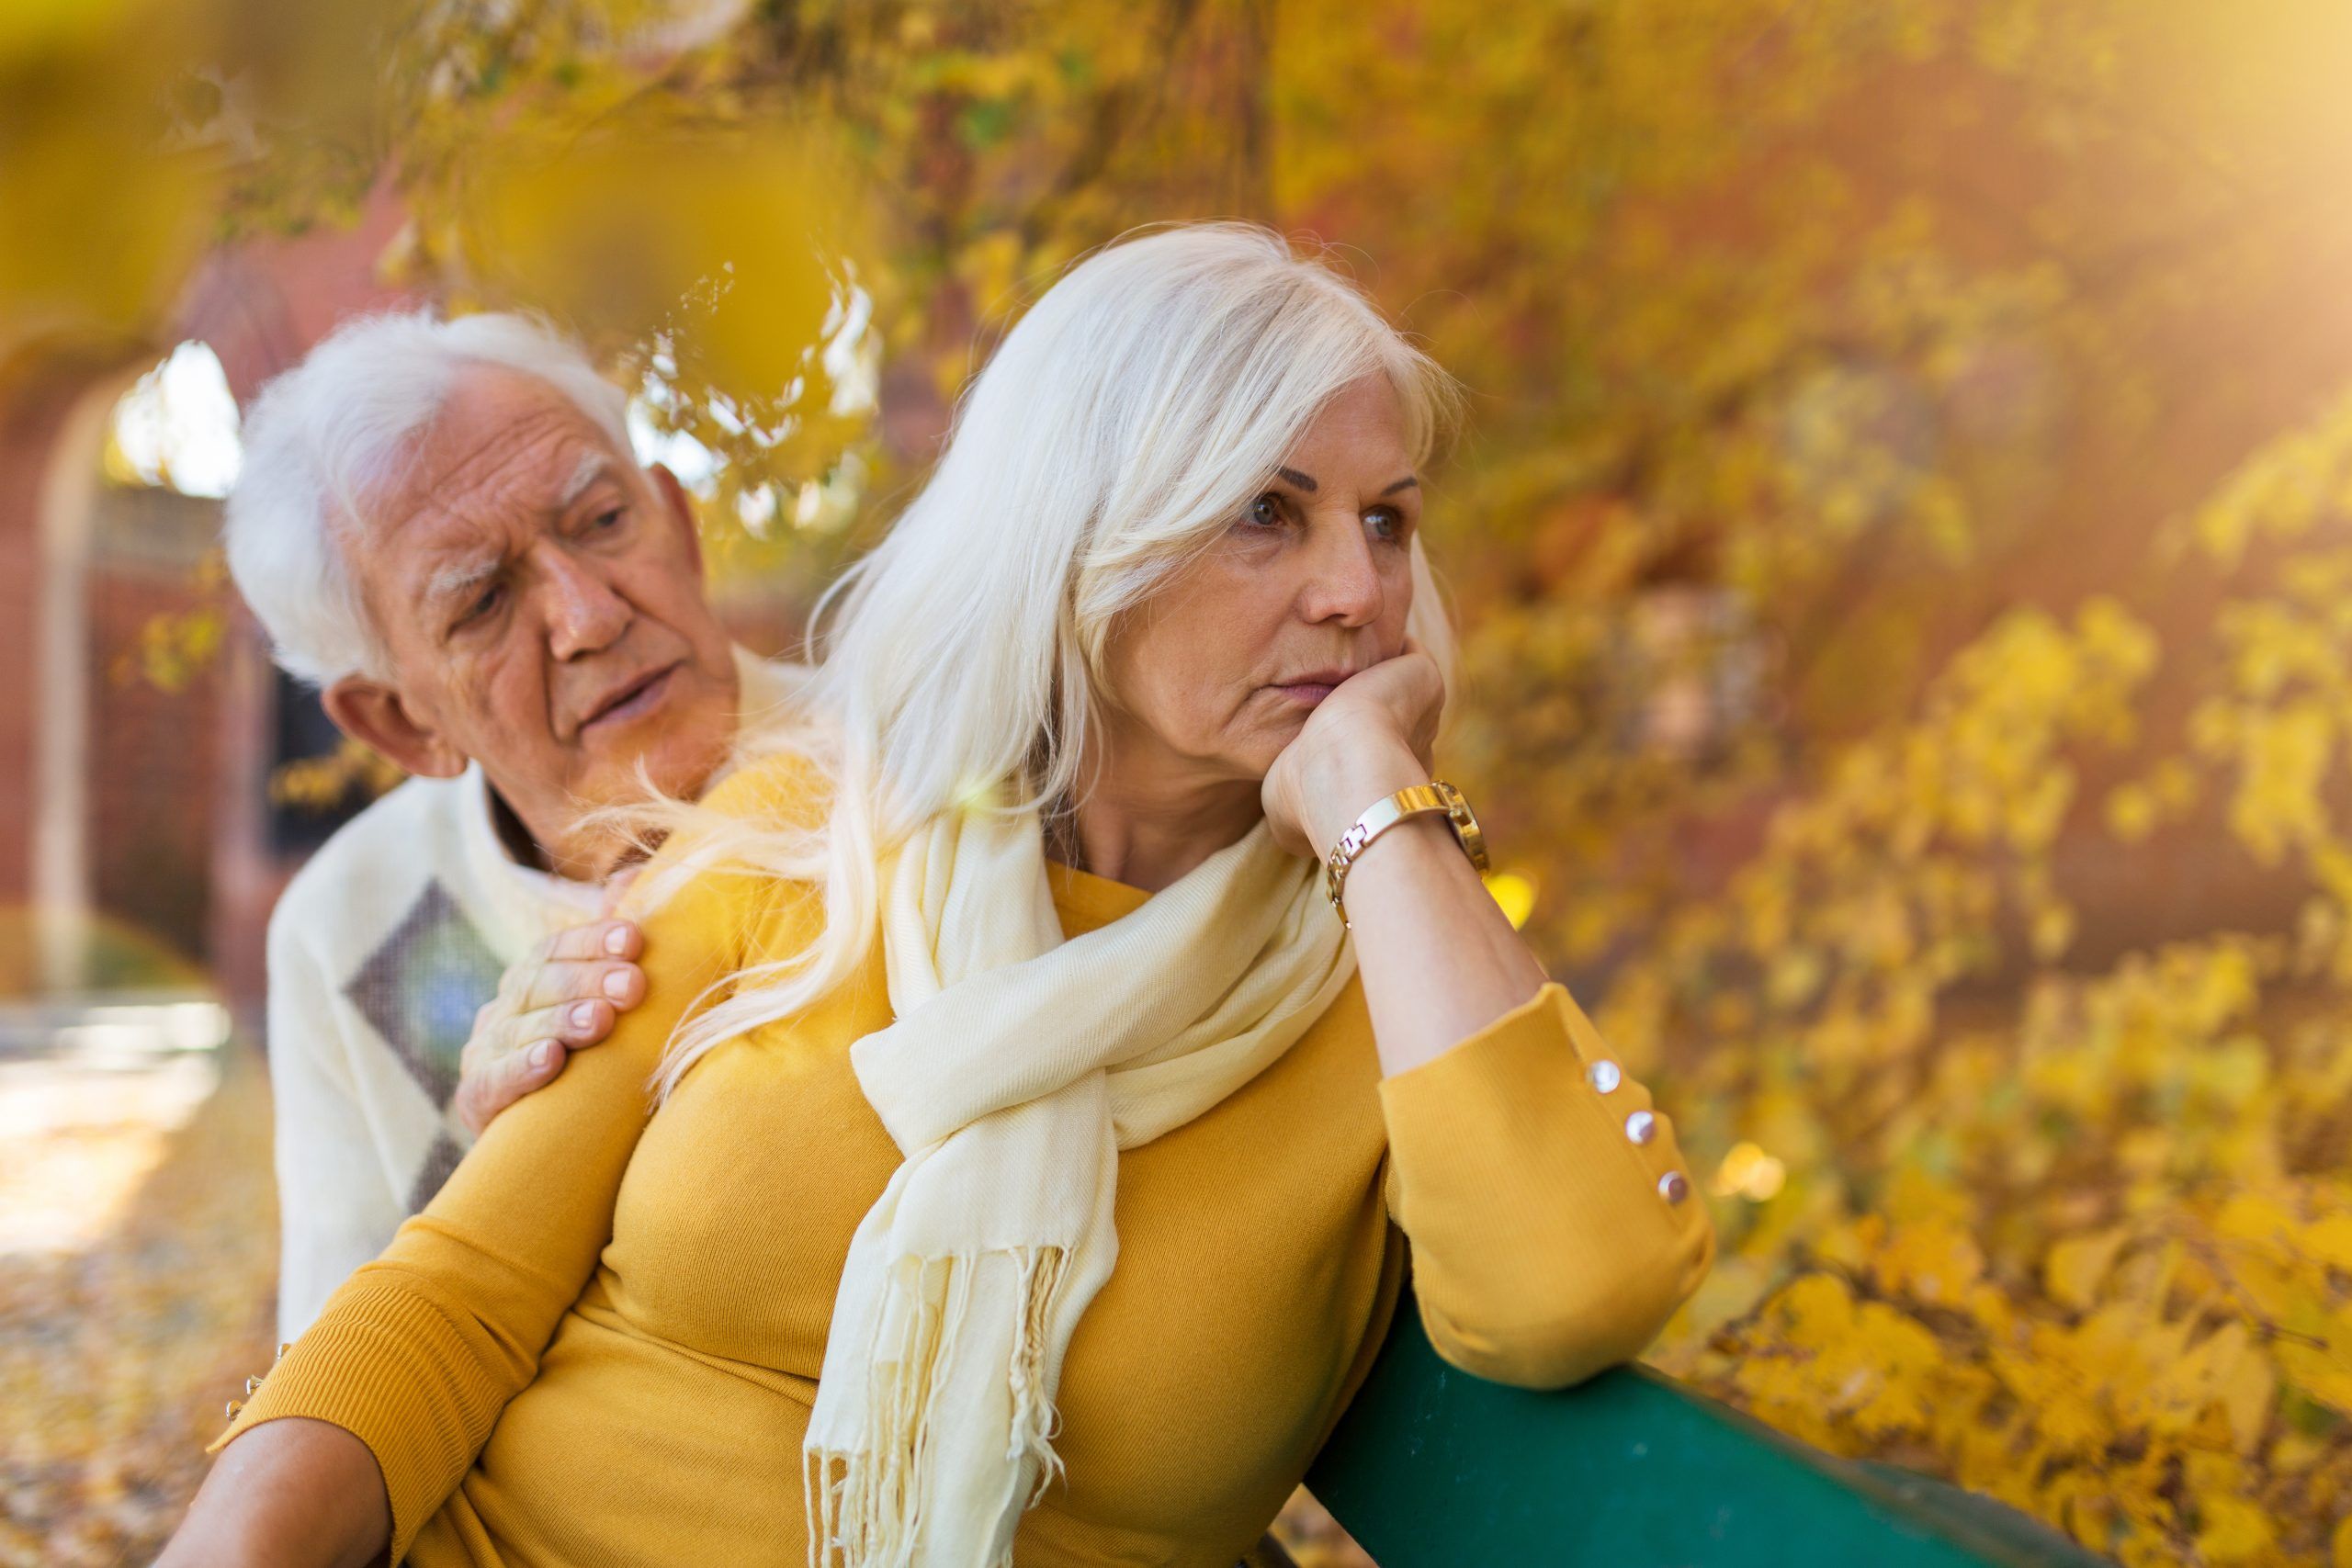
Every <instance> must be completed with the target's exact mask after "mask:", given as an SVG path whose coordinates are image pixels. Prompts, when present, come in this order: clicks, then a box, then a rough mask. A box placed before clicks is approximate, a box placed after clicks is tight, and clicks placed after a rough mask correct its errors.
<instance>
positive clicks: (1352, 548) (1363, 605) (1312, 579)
mask: <svg viewBox="0 0 2352 1568" xmlns="http://www.w3.org/2000/svg"><path fill="white" fill-rule="evenodd" d="M1315 533H1316V534H1317V535H1320V536H1321V540H1320V542H1319V543H1318V544H1317V546H1316V547H1314V548H1312V549H1310V550H1309V551H1308V552H1307V581H1306V591H1305V594H1304V597H1303V601H1302V604H1301V606H1300V607H1301V609H1302V610H1303V611H1304V612H1305V614H1306V618H1307V619H1308V620H1310V621H1338V622H1339V623H1340V625H1342V626H1369V625H1370V624H1371V623H1372V622H1374V621H1376V620H1378V619H1379V618H1380V612H1381V611H1382V610H1383V609H1384V608H1385V605H1386V590H1385V587H1384V586H1383V584H1382V582H1381V580H1380V564H1379V562H1377V561H1375V560H1374V558H1373V554H1372V544H1371V541H1369V540H1367V539H1366V538H1365V537H1364V535H1363V525H1361V524H1358V523H1356V522H1355V521H1354V520H1353V519H1348V520H1346V521H1344V522H1335V523H1333V524H1330V525H1318V526H1317V528H1316V529H1315Z"/></svg>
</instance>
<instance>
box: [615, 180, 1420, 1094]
mask: <svg viewBox="0 0 2352 1568" xmlns="http://www.w3.org/2000/svg"><path fill="white" fill-rule="evenodd" d="M1367 376H1380V377H1384V378H1386V380H1387V381H1388V382H1389V384H1390V385H1391V386H1392V387H1394V388H1395V389H1396V391H1397V397H1398V400H1399V401H1400V403H1401V405H1402V407H1403V410H1404V413H1405V418H1406V430H1407V441H1408V449H1409V451H1410V454H1411V457H1412V459H1413V461H1414V462H1415V463H1416V464H1417V465H1418V464H1419V463H1420V462H1422V461H1423V460H1425V459H1426V457H1428V455H1429V453H1430V450H1431V448H1432V447H1433V446H1434V445H1435V443H1436V441H1437V439H1438V436H1439V434H1440V432H1441V431H1442V428H1443V427H1444V426H1445V425H1446V424H1447V423H1449V421H1450V418H1451V415H1452V413H1453V403H1454V399H1455V391H1454V388H1453V382H1452V381H1451V380H1450V379H1449V378H1447V377H1446V375H1445V373H1444V372H1443V371H1442V370H1441V369H1440V368H1439V367H1437V366H1436V364H1435V363H1434V362H1433V361H1431V360H1430V358H1429V357H1428V356H1427V355H1424V354H1422V353H1421V352H1420V351H1419V349H1417V348H1415V347H1414V346H1413V345H1412V344H1408V342H1407V341H1406V340H1405V339H1404V338H1403V337H1402V336H1401V335H1400V334H1399V333H1397V330H1396V329H1395V328H1393V327H1391V326H1390V325H1389V324H1388V323H1387V322H1386V321H1385V320H1383V319H1382V317H1381V315H1380V313H1379V312H1378V311H1377V310H1375V309H1374V307H1373V305H1372V304H1371V303H1370V301H1369V300H1367V299H1365V298H1364V297H1363V295H1362V294H1361V293H1359V292H1358V291H1357V289H1356V288H1354V287H1353V286H1352V285H1351V283H1350V282H1348V281H1347V280H1346V279H1344V278H1343V277H1341V276H1340V275H1339V274H1338V273H1337V272H1335V271H1334V270H1332V269H1331V268H1330V267H1329V266H1328V265H1324V264H1323V263H1322V262H1321V261H1320V260H1317V259H1308V258H1302V257H1300V256H1297V255H1295V254H1293V253H1292V251H1291V249H1290V247H1289V246H1288V245H1287V244H1286V243H1284V241H1283V239H1282V238H1281V237H1280V236H1279V235H1276V234H1274V233H1272V232H1271V231H1266V230H1263V229H1260V228H1256V227H1253V226H1250V225H1246V224H1238V223H1201V224H1189V225H1182V226H1177V227H1170V228H1159V229H1154V230H1150V231H1144V232H1142V233H1140V234H1137V235H1131V236H1129V237H1127V238H1125V239H1124V240H1121V241H1119V242H1117V243H1113V244H1112V245H1110V246H1108V247H1106V248H1104V249H1103V250H1100V251H1097V252H1095V253H1094V254H1092V255H1091V256H1089V257H1087V258H1086V259H1085V260H1083V261H1081V262H1080V263H1079V264H1078V265H1075V266H1073V267H1072V268H1071V269H1070V270H1069V272H1068V273H1067V274H1066V275H1064V276H1063V277H1062V278H1061V279H1060V280H1059V281H1058V282H1057V283H1056V284H1055V285H1054V286H1053V288H1050V289H1049V290H1047V292H1046V294H1045V296H1044V298H1042V299H1039V300H1038V301H1037V303H1036V305H1035V307H1034V308H1033V309H1031V310H1030V311H1029V312H1028V314H1027V315H1026V316H1024V317H1023V319H1022V320H1021V321H1020V322H1019V323H1018V324H1017V325H1015V326H1014V327H1013V328H1012V331H1011V333H1008V334H1007V335H1006V337H1005V339H1004V341H1003V343H1002V344H1001V346H1000V347H999V348H998V349H997V351H996V354H995V355H994V357H993V358H992V359H991V360H990V361H989V365H988V367H987V368H986V369H984V370H983V371H982V372H981V373H980V374H979V376H978V377H977V378H975V379H974V380H973V382H972V383H971V385H970V386H969V388H968V389H967V391H966V393H965V396H964V398H963V400H962V404H961V407H960V408H959V410H958V412H957V415H956V423H955V428H954V431H953V433H952V435H951V437H950V440H949V442H948V445H947V447H946V449H945V451H944V454H943V456H942V457H941V458H940V461H939V464H938V467H937V468H936V469H935V470H934V472H933V474H932V476H931V478H930V479H929V481H928V482H927V483H926V484H925V485H924V486H923V487H922V491H920V493H918V494H917V495H916V496H915V498H914V499H913V501H912V502H910V504H909V505H908V507H907V508H906V510H905V512H904V513H903V514H902V515H901V516H900V517H899V519H898V521H897V523H896V525H894V526H893V527H892V529H891V530H890V533H889V535H888V537H887V538H885V539H884V540H883V542H882V543H881V544H880V545H879V546H878V547H876V549H875V550H874V551H873V552H872V553H871V554H869V555H868V556H866V557H865V558H864V559H862V560H861V561H859V562H858V563H857V564H856V565H855V566H854V567H853V568H852V569H851V570H850V571H849V572H848V573H847V574H846V575H845V576H844V577H843V579H842V581H839V582H838V583H836V584H835V585H834V587H833V588H832V590H831V591H830V592H828V593H827V595H826V596H825V599H824V601H823V602H822V603H820V606H819V609H818V615H817V616H816V619H815V622H814V630H813V632H812V636H811V642H812V646H813V648H814V649H815V651H816V654H817V666H816V669H815V671H814V674H813V677H812V680H811V683H810V685H809V688H808V691H807V694H806V698H807V700H806V703H805V706H804V711H802V712H800V713H799V714H797V716H795V717H794V718H793V719H792V720H789V721H787V726H786V728H780V729H775V730H771V731H769V732H767V733H765V734H763V735H761V736H756V737H751V738H748V739H747V742H746V747H747V750H769V749H775V748H783V749H787V750H794V751H797V752H798V753H800V754H801V755H803V756H805V757H807V758H808V759H809V761H811V763H813V764H814V766H815V768H816V770H817V772H818V773H820V775H822V776H823V777H824V778H825V779H826V780H827V781H828V783H829V784H830V788H829V789H828V790H827V791H826V795H827V798H826V800H825V802H824V804H823V805H822V807H820V809H819V810H818V811H817V812H815V813H812V816H816V817H821V820H820V821H819V822H817V823H816V825H815V826H813V827H794V826H791V825H788V824H780V823H777V822H774V821H768V822H758V823H747V822H743V821H741V820H737V821H734V822H731V823H729V822H721V821H718V820H716V818H717V815H718V814H716V813H712V812H708V811H696V810H695V808H692V807H684V806H681V805H678V804H677V803H670V804H669V805H668V806H667V807H663V808H662V809H661V810H659V811H658V812H657V816H658V817H659V818H660V819H661V822H662V827H663V828H664V829H670V830H675V829H686V828H690V829H694V830H695V831H696V832H697V833H698V834H700V835H703V836H702V837H700V838H698V839H697V840H696V841H697V851H696V852H695V853H694V854H692V855H688V856H683V857H680V858H679V859H678V861H677V862H676V863H674V865H673V870H672V871H671V873H670V874H668V875H667V876H666V877H664V878H663V879H662V882H661V884H660V886H649V887H648V888H647V889H646V890H645V895H646V897H648V898H649V899H650V900H652V901H659V900H660V899H661V898H662V897H666V896H668V894H669V893H671V892H673V891H674V889H675V888H676V887H677V886H681V885H683V883H684V881H685V880H687V879H688V878H689V877H691V876H693V875H695V874H703V873H706V872H710V871H716V870H718V868H719V867H721V866H728V867H732V868H735V869H739V870H743V871H749V872H752V873H754V874H766V875H769V876H773V877H775V878H778V879H780V880H783V881H786V882H791V883H797V884H801V885H803V886H806V887H808V888H809V890H810V891H811V892H812V893H815V894H817V895H819V896H820V897H821V898H822V900H823V909H822V915H823V928H822V933H821V935H820V937H819V938H818V939H817V941H816V942H814V943H813V944H812V945H811V946H810V947H809V949H808V950H807V951H805V952H803V953H797V954H795V955H793V956H791V957H788V958H786V959H783V960H780V961H777V962H775V963H772V964H763V965H760V966H757V967H755V968H754V969H752V970H750V971H747V972H746V973H744V974H741V975H739V976H734V977H733V978H734V993H733V995H732V996H730V997H729V998H727V999H725V1000H723V1001H720V1002H718V1003H717V1004H716V1005H713V1006H710V1007H708V1008H707V1010H698V1011H694V1012H691V1013H690V1015H689V1017H688V1019H687V1021H685V1022H684V1024H683V1025H682V1026H681V1027H680V1029H679V1031H678V1032H677V1034H676V1036H675V1037H674V1038H673V1041H672V1043H671V1048H670V1051H669V1052H668V1054H667V1056H666V1058H665V1060H664V1062H663V1065H662V1070H661V1073H660V1075H659V1080H658V1081H659V1085H660V1089H661V1090H662V1093H663V1094H665V1095H666V1094H667V1093H668V1092H669V1091H670V1090H672V1089H674V1088H675V1087H676V1084H677V1082H678V1080H679V1078H680V1077H682V1076H683V1075H684V1073H685V1071H686V1070H687V1069H688V1068H689V1067H691V1066H693V1065H694V1063H695V1061H696V1060H697V1059H698V1058H699V1057H700V1056H701V1055H703V1054H704V1053H706V1052H707V1051H708V1050H710V1049H711V1048H712V1047H713V1046H715V1045H717V1044H718V1043H722V1042H724V1041H726V1040H729V1039H731V1038H734V1037H735V1036H737V1035H739V1034H741V1033H742V1032H745V1031H747V1030H749V1029H752V1028H754V1027H756V1026H758V1025H760V1024H763V1023H766V1022H770V1021H775V1020H777V1019H781V1018H786V1017H788V1016H791V1015H792V1014H794V1013H796V1012H797V1011H799V1010H803V1009H805V1008H806V1007H808V1006H809V1004H811V1003H813V1002H814V1001H816V1000H817V999H818V998H820V997H822V996H824V995H825V994H826V993H827V992H829V991H831V989H832V988H833V987H836V986H837V985H839V984H841V983H842V982H843V981H845V980H847V979H848V978H849V977H850V976H853V975H854V973H855V972H856V970H857V968H858V967H859V966H860V965H861V964H863V963H864V962H865V959H866V956H867V954H868V953H869V952H870V951H871V946H872V943H873V942H874V940H875V933H876V926H877V920H878V907H877V900H878V897H879V883H880V863H881V861H882V859H883V858H884V857H885V856H887V855H888V853H889V852H891V851H892V850H893V849H894V848H896V847H897V846H898V845H899V844H900V843H902V842H904V841H905V840H907V838H908V837H909V836H910V835H911V834H912V833H914V832H915V831H916V830H917V829H920V828H922V827H923V826H924V825H925V824H927V823H928V822H930V821H931V820H932V819H933V818H936V817H938V816H939V815H940V814H942V813H944V812H946V811H950V810H954V809H958V808H960V807H967V806H969V805H971V804H973V803H975V802H978V801H982V800H993V801H995V802H996V803H997V804H998V805H999V806H1001V807H1002V808H1003V809H1008V810H1042V811H1047V812H1051V811H1055V810H1059V809H1067V808H1068V807H1069V805H1070V804H1071V803H1072V802H1073V801H1074V800H1075V798H1076V797H1077V795H1078V793H1079V791H1080V788H1081V786H1082V784H1083V781H1084V779H1085V778H1086V759H1085V757H1084V755H1083V753H1084V748H1085V745H1086V740H1087V736H1088V732H1089V723H1088V720H1089V717H1090V715H1091V712H1092V711H1093V710H1094V708H1095V706H1096V705H1097V703H1098V702H1099V701H1100V699H1101V695H1102V691H1103V671H1104V648H1105V644H1106V642H1107V641H1108V639H1109V637H1110V636H1111V633H1112V631H1113V628H1114V626H1115V625H1116V623H1117V622H1118V619H1119V617H1120V616H1121V615H1122V614H1123V613H1125V612H1126V611H1129V610H1132V609H1134V608H1136V606H1138V605H1140V604H1143V603H1145V601H1147V600H1148V599H1149V598H1150V597H1151V595H1152V593H1153V592H1154V591H1155V590H1156V589H1158V588H1159V586H1160V585H1161V584H1163V583H1164V582H1166V581H1168V579H1169V577H1170V574H1171V573H1174V572H1176V571H1178V570H1181V569H1182V567H1183V566H1184V565H1185V564H1186V563H1188V562H1189V561H1191V560H1193V559H1194V558H1196V557H1197V556H1198V555H1199V554H1200V553H1201V552H1202V551H1203V550H1204V549H1205V548H1206V547H1208V546H1209V545H1211V544H1212V543H1214V542H1215V541H1216V539H1217V538H1218V537H1219V536H1222V535H1223V534H1224V533H1225V532H1226V530H1227V528H1228V527H1229V526H1230V525H1231V524H1232V523H1233V521H1234V520H1235V519H1236V518H1238V516H1240V514H1241V513H1242V512H1243V510H1244V509H1245V508H1246V507H1247V506H1248V505H1249V503H1250V501H1251V500H1253V499H1254V498H1255V497H1256V496H1257V495H1258V494H1259V493H1260V492H1261V491H1262V490H1263V489H1264V488H1265V486H1266V484H1267V482H1268V481H1269V479H1271V478H1272V475H1273V472H1274V470H1275V468H1277V467H1279V466H1280V465H1281V463H1282V462H1283V459H1284V457H1287V456H1288V455H1289V453H1290V452H1291V450H1292V449H1293V448H1294V447H1295V445H1296V444H1297V442H1298V441H1299V439H1300V438H1301V436H1302V435H1303V434H1305V432H1306V428H1307V426H1308V424H1309V423H1311V422H1312V421H1313V419H1314V418H1315V416H1316V414H1317V412H1319V411H1320V410H1321V409H1322V408H1323V407H1324V406H1325V405H1326V404H1328V403H1329V401H1330V400H1332V399H1333V398H1334V397H1336V396H1337V395H1338V394H1339V393H1340V391H1342V390H1343V389H1346V388H1347V387H1349V386H1350V385H1351V384H1352V383H1354V382H1356V381H1357V380H1359V379H1360V378H1364V377H1367ZM1412 549H1413V555H1412V572H1413V581H1414V595H1413V608H1412V612H1411V618H1410V621H1409V623H1408V626H1409V630H1410V631H1411V633H1412V635H1413V636H1414V637H1417V638H1418V639H1419V641H1420V643H1421V644H1422V645H1423V646H1424V647H1425V648H1427V649H1430V651H1431V652H1432V653H1433V654H1434V655H1435V656H1436V657H1437V658H1438V659H1439V660H1440V661H1441V663H1442V664H1445V665H1449V666H1450V663H1451V652H1452V648H1453V638H1452V636H1451V633H1450V628H1449V627H1448V626H1447V623H1446V619H1445V615H1444V611H1443V609H1442V605H1441V603H1440V600H1439V596H1438V594H1437V592H1436V591H1435V586H1434V584H1433V583H1432V581H1430V570H1429V567H1428V563H1427V561H1426V559H1425V558H1424V557H1423V556H1422V554H1421V547H1420V544H1419V539H1418V537H1417V538H1416V539H1415V542H1414V544H1413V547H1412ZM1008 784H1009V785H1010V789H1009V790H1007V789H1006V788H1005V787H1004V786H1006V785H1008Z"/></svg>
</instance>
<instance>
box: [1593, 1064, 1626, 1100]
mask: <svg viewBox="0 0 2352 1568" xmlns="http://www.w3.org/2000/svg"><path fill="white" fill-rule="evenodd" d="M1584 1076H1585V1077H1588V1078H1590V1079H1591V1080H1592V1087H1593V1088H1595V1089H1599V1090H1600V1092H1601V1093H1603V1094H1607V1093H1608V1092H1609V1091H1610V1090H1611V1089H1615V1088H1616V1087H1617V1086H1618V1085H1619V1084H1621V1083H1623V1082H1624V1081H1625V1075H1624V1074H1623V1073H1622V1072H1619V1071H1618V1070H1617V1064H1616V1063H1614V1062H1595V1063H1594V1064H1593V1065H1592V1066H1590V1067H1588V1068H1587V1069H1586V1070H1585V1075H1584Z"/></svg>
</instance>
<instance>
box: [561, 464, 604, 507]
mask: <svg viewBox="0 0 2352 1568" xmlns="http://www.w3.org/2000/svg"><path fill="white" fill-rule="evenodd" d="M612 466H613V465H612V459H611V458H609V457H606V456H605V454H604V453H602V452H582V454H581V455H580V466H579V467H578V468H574V469H572V470H571V479H569V480H568V481H567V482H566V483H565V485H564V487H563V493H562V494H560V495H559V496H557V497H556V500H555V503H556V505H557V506H558V507H565V506H570V505H571V503H572V502H575V501H578V500H579V499H580V498H581V496H582V494H584V493H585V492H586V491H587V489H588V487H589V486H590V485H592V484H594V483H595V482H596V481H597V480H598V479H602V478H603V477H604V475H605V470H607V469H608V468H611V467H612Z"/></svg>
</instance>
